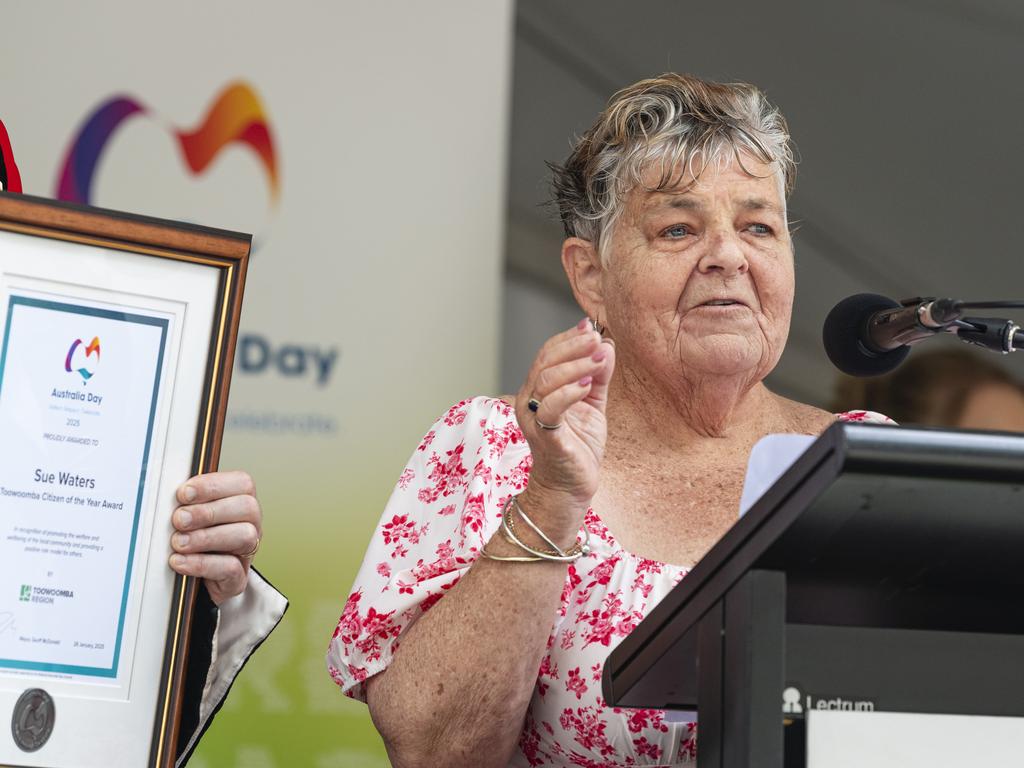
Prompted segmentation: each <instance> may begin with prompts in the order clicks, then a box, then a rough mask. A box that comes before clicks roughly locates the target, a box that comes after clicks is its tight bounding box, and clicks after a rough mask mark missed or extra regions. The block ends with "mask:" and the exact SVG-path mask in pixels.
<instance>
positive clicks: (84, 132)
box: [57, 82, 279, 204]
mask: <svg viewBox="0 0 1024 768" xmlns="http://www.w3.org/2000/svg"><path fill="white" fill-rule="evenodd" d="M151 114H152V113H151V112H150V110H149V109H147V108H146V107H145V105H143V104H142V103H140V102H138V101H136V100H135V99H132V98H129V97H127V96H116V97H114V98H112V99H109V100H107V101H105V102H104V103H103V104H101V105H100V106H99V107H97V108H96V109H95V110H94V111H93V112H92V114H90V115H89V117H88V118H86V120H85V122H84V123H83V125H82V127H81V128H80V129H79V131H78V134H77V135H76V136H75V138H74V139H73V140H72V142H71V146H70V148H69V149H68V152H67V155H66V157H65V158H64V163H63V165H62V166H61V172H60V176H59V178H58V181H57V199H59V200H69V201H71V202H75V203H86V204H88V203H90V202H91V201H92V187H93V182H94V181H95V178H96V170H97V167H98V165H99V162H100V158H101V157H102V156H103V151H104V149H106V147H107V145H108V144H109V143H110V139H111V137H112V136H113V135H114V133H115V132H116V131H117V129H118V128H120V127H121V126H122V125H124V123H125V121H126V120H128V119H129V118H132V117H137V116H140V115H151ZM172 130H173V134H174V136H175V138H176V139H177V140H178V144H179V146H180V147H181V151H182V154H183V155H184V159H185V163H186V164H187V165H188V168H189V170H190V171H191V172H192V173H193V174H196V175H198V174H201V173H202V172H203V171H205V170H206V168H207V166H209V165H210V163H212V162H213V160H214V158H216V157H217V155H218V154H220V152H221V150H223V149H224V148H225V147H227V146H229V145H231V144H243V145H245V146H248V147H249V148H250V149H252V151H253V152H255V153H256V156H257V157H258V158H259V160H260V163H261V164H262V166H263V170H264V171H265V172H266V174H267V179H268V182H269V185H270V192H271V196H272V198H273V199H274V200H275V201H276V200H277V196H278V191H279V178H278V170H277V157H276V153H275V151H274V140H273V136H272V134H271V131H270V127H269V124H268V122H267V119H266V116H265V114H264V112H263V107H262V105H261V104H260V101H259V99H258V98H257V97H256V94H255V92H254V91H253V89H252V88H250V87H249V86H248V85H246V84H245V83H241V82H237V83H232V84H230V85H229V86H228V87H227V88H225V89H224V90H223V91H222V92H221V93H220V94H219V95H218V96H217V98H216V99H215V100H214V102H213V105H212V106H211V107H210V109H209V111H207V113H206V116H205V117H204V118H203V120H202V122H201V123H200V125H199V127H198V128H196V129H195V130H193V131H188V130H177V129H172Z"/></svg>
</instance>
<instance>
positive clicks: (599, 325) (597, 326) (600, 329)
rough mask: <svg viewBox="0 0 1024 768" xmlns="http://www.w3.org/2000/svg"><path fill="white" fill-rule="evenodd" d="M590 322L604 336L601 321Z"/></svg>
mask: <svg viewBox="0 0 1024 768" xmlns="http://www.w3.org/2000/svg"><path fill="white" fill-rule="evenodd" d="M590 324H591V325H592V326H593V328H594V330H595V331H597V332H598V333H599V334H601V335H602V336H604V326H603V325H601V323H599V322H598V321H597V320H591V321H590Z"/></svg>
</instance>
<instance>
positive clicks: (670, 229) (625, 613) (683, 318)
mask: <svg viewBox="0 0 1024 768" xmlns="http://www.w3.org/2000/svg"><path fill="white" fill-rule="evenodd" d="M794 170H795V169H794V163H793V157H792V153H791V150H790V146H789V136H788V134H787V131H786V125H785V121H784V120H783V118H782V116H781V115H780V114H779V113H778V111H777V110H776V109H774V108H773V107H772V106H771V105H770V104H768V102H767V101H766V100H765V98H764V97H763V95H762V94H761V93H760V92H759V91H758V90H757V89H755V88H753V87H752V86H749V85H743V84H735V85H722V84H717V83H709V82H705V81H702V80H698V79H696V78H693V77H686V76H680V75H675V74H668V75H664V76H662V77H660V78H657V79H654V80H645V81H642V82H639V83H637V84H635V85H633V86H631V87H629V88H626V89H625V90H623V91H620V92H619V93H617V94H616V95H615V96H614V97H613V98H612V99H611V101H610V103H609V105H608V107H607V108H606V109H605V111H604V112H603V113H602V114H601V115H600V116H599V117H598V120H597V122H596V123H595V125H594V126H593V127H592V128H591V129H590V130H589V131H587V133H586V134H584V136H583V137H582V138H581V139H580V140H579V141H578V143H577V144H576V147H575V149H574V150H573V152H572V154H571V155H570V157H569V159H568V160H567V161H566V163H565V165H564V166H562V167H560V168H557V169H556V172H555V190H556V194H557V202H558V206H559V210H560V212H561V216H562V220H563V223H564V225H565V230H566V235H567V238H566V240H565V242H564V243H563V245H562V264H563V266H564V268H565V272H566V275H567V276H568V278H569V283H570V284H571V286H572V291H573V294H574V296H575V297H576V301H577V302H578V303H579V305H580V306H581V307H582V308H583V310H584V311H585V312H586V314H587V315H588V316H589V318H591V321H589V322H588V321H587V320H581V321H580V322H579V324H578V325H576V326H575V327H574V328H570V329H569V330H566V331H564V332H562V333H559V334H558V335H556V336H553V337H552V338H551V339H549V340H548V341H547V342H546V343H545V344H544V345H543V347H542V348H541V349H540V351H539V352H538V354H537V357H536V359H535V360H534V362H533V365H532V367H531V368H530V371H529V373H528V375H527V376H526V380H525V382H524V383H523V386H522V388H521V389H520V390H519V393H518V394H517V395H516V396H515V397H514V398H507V399H504V400H502V399H491V398H483V397H481V398H475V399H473V400H466V401H463V402H460V403H458V404H457V405H455V406H453V407H452V408H451V409H450V410H449V411H448V412H447V413H446V414H445V415H444V416H443V417H442V418H441V420H440V421H438V422H437V424H435V425H434V426H433V427H432V428H431V430H430V431H429V432H428V433H427V436H426V437H425V438H424V439H423V442H422V443H420V445H419V446H418V448H417V449H416V450H415V452H414V453H413V457H412V459H411V460H410V462H409V465H408V467H407V468H406V470H405V471H404V473H403V474H402V476H401V478H400V480H399V482H398V487H397V489H396V490H395V493H394V495H393V496H392V498H391V501H390V502H389V505H388V507H387V509H386V510H385V512H384V516H383V519H382V520H381V524H380V527H379V528H378V530H377V532H376V534H375V535H374V538H373V541H372V542H371V545H370V549H369V552H368V553H367V556H366V560H365V561H364V563H363V567H362V569H361V570H360V572H359V576H358V578H357V581H356V585H355V588H354V590H353V592H352V594H351V596H350V597H349V598H348V602H347V604H346V606H345V609H344V613H343V614H342V616H341V620H340V622H339V624H338V627H337V630H336V631H335V633H334V637H333V639H332V641H331V645H330V649H329V653H328V664H329V668H330V672H331V675H332V677H333V678H334V679H335V681H336V682H337V683H338V684H339V685H340V686H341V687H342V688H343V689H344V691H345V692H346V693H348V694H349V695H351V696H354V697H357V698H361V699H365V700H366V702H367V703H368V704H369V707H370V714H371V715H372V717H373V720H374V723H375V724H376V726H377V728H378V729H379V731H380V733H381V735H382V736H383V738H384V742H385V744H386V746H387V749H388V753H389V755H390V756H391V759H392V761H393V764H394V765H395V766H397V767H398V768H406V767H412V766H474V767H479V766H504V765H509V766H531V765H532V766H539V765H544V766H627V765H628V766H639V765H652V766H653V765H659V766H663V765H678V764H684V763H687V762H690V761H692V760H693V759H694V755H695V750H696V743H695V741H696V739H695V736H696V726H695V724H693V723H677V722H670V719H669V718H666V716H665V713H664V712H660V711H654V710H620V709H612V708H610V707H608V706H606V705H605V703H604V701H603V700H602V699H601V697H600V683H599V680H600V677H601V671H602V666H603V664H604V661H605V659H606V657H607V656H608V653H609V651H610V650H611V649H612V648H613V647H614V646H615V645H616V644H618V643H619V642H620V641H621V640H622V638H623V637H624V636H625V635H626V634H628V633H629V632H630V630H631V629H632V628H633V627H635V626H636V624H637V622H639V621H640V620H641V619H642V618H643V617H644V615H646V614H647V613H648V612H649V611H650V609H651V608H652V607H653V606H654V605H655V604H656V603H657V602H658V601H659V600H660V599H661V598H662V597H663V596H664V595H665V594H666V593H667V592H668V591H669V590H670V589H672V587H673V586H674V585H675V584H677V583H678V582H679V581H680V580H681V579H682V578H683V577H684V576H685V575H686V573H687V571H688V570H689V569H690V568H691V567H692V565H693V564H694V563H695V562H696V561H697V560H698V559H699V558H700V557H701V555H702V554H703V553H704V552H705V551H706V550H707V549H708V548H709V547H710V546H711V545H712V544H713V543H714V542H715V540H716V539H718V538H719V537H720V536H721V535H722V533H723V532H724V531H725V530H726V529H727V528H728V527H729V526H730V525H731V524H732V523H733V522H734V521H735V520H736V518H737V514H738V502H739V498H740V492H741V486H742V482H743V477H744V468H745V465H746V460H747V456H748V454H749V453H750V449H751V447H752V446H753V445H754V443H755V442H756V441H757V440H758V439H760V438H761V437H763V436H764V435H767V434H769V433H775V432H795V433H803V434H818V433H819V432H821V431H822V430H824V429H825V428H826V427H827V426H828V425H829V424H830V423H832V422H833V421H834V420H835V419H836V418H837V417H836V416H833V415H831V414H829V413H825V412H823V411H820V410H818V409H816V408H812V407H810V406H807V405H803V404H800V403H796V402H793V401H791V400H787V399H785V398H783V397H780V396H778V395H776V394H773V393H772V392H770V391H769V390H768V389H767V388H766V387H765V386H764V384H763V383H762V382H763V380H764V378H765V376H767V375H768V373H769V372H770V371H771V370H772V368H773V367H774V366H775V364H776V363H777V362H778V360H779V356H780V355H781V354H782V349H783V346H784V345H785V341H786V335H787V332H788V329H789V321H790V312H791V308H792V303H793V246H792V242H791V240H790V235H789V230H788V227H787V220H786V197H787V195H788V193H789V192H790V191H791V189H792V186H793V176H794ZM595 329H596V330H595ZM857 416H858V418H859V419H861V420H863V419H864V417H865V416H864V414H857ZM840 418H841V417H840Z"/></svg>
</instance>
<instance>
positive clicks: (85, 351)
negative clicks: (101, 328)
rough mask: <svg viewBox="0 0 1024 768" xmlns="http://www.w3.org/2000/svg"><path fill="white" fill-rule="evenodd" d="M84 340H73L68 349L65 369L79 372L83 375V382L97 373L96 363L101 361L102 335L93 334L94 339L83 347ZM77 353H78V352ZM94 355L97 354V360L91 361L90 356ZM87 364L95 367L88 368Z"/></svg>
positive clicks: (69, 371)
mask: <svg viewBox="0 0 1024 768" xmlns="http://www.w3.org/2000/svg"><path fill="white" fill-rule="evenodd" d="M82 344H83V342H82V340H81V339H75V340H74V341H73V342H71V348H70V349H68V356H67V358H65V360H64V370H65V371H67V372H68V373H72V372H77V373H78V375H79V376H81V377H82V382H83V383H85V382H87V381H89V379H91V378H92V377H93V376H94V375H95V374H96V367H95V366H96V363H98V362H99V361H100V337H99V336H93V337H92V341H90V342H89V346H87V347H84V348H83V347H82ZM76 353H77V354H76ZM93 355H95V356H96V360H95V362H90V361H89V358H90V357H92V356H93ZM87 365H92V366H93V367H92V368H91V369H90V368H87V367H86V366H87Z"/></svg>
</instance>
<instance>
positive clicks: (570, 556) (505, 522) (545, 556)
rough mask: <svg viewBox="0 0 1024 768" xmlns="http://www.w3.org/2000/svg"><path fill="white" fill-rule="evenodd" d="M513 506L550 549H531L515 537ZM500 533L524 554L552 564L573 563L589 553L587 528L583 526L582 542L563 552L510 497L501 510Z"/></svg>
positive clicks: (577, 542)
mask: <svg viewBox="0 0 1024 768" xmlns="http://www.w3.org/2000/svg"><path fill="white" fill-rule="evenodd" d="M513 504H515V506H516V509H517V510H518V511H519V514H520V515H521V516H522V518H523V520H524V521H526V523H527V524H528V525H529V526H530V527H531V528H532V529H533V530H534V531H536V533H537V534H538V535H539V536H540V537H541V538H542V539H544V541H545V542H546V543H547V544H549V545H551V547H552V549H550V550H545V549H535V548H534V547H531V546H530V545H528V544H526V543H525V542H523V541H522V539H520V538H519V537H518V536H517V535H516V531H515V522H514V521H513V518H512V505H513ZM501 531H502V533H503V534H504V535H505V538H506V539H508V540H509V541H510V542H511V543H513V544H515V545H516V546H517V547H519V548H520V549H521V550H523V551H524V552H527V553H529V554H531V555H533V556H534V557H539V558H541V559H542V560H551V561H552V562H556V563H574V562H576V561H577V560H579V559H580V558H581V557H583V556H584V555H586V554H589V553H590V531H589V530H587V527H586V526H585V525H584V526H583V531H584V539H583V541H579V540H578V539H577V541H576V543H575V544H574V545H573V546H572V547H570V548H569V549H568V550H563V549H562V548H561V547H559V546H558V545H556V544H555V543H554V542H553V541H551V539H550V538H549V537H548V536H547V535H546V534H544V533H543V532H542V531H541V530H540V529H539V527H538V526H537V525H536V524H535V523H534V522H533V521H532V520H530V518H529V517H528V516H527V515H526V513H525V512H523V508H522V507H521V506H520V505H519V502H518V500H516V497H515V496H510V497H509V499H508V501H506V502H505V508H504V509H503V510H502V515H501Z"/></svg>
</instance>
